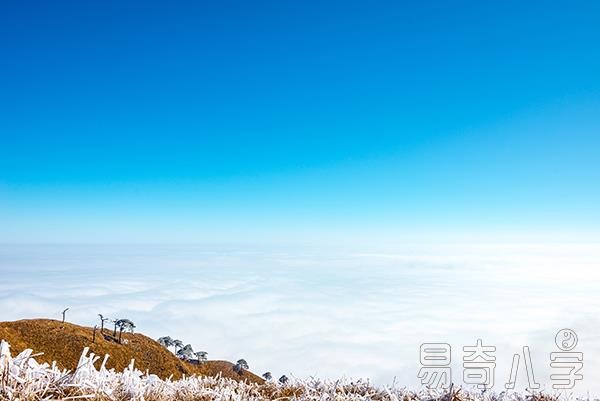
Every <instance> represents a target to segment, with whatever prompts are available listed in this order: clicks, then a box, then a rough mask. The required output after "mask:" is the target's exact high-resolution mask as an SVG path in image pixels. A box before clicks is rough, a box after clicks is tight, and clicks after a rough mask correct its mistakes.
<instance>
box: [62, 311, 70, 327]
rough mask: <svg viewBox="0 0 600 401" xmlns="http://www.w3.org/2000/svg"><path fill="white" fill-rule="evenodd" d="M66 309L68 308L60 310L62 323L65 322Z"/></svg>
mask: <svg viewBox="0 0 600 401" xmlns="http://www.w3.org/2000/svg"><path fill="white" fill-rule="evenodd" d="M68 310H69V308H67V309H65V310H64V311H62V317H63V319H62V322H63V323H64V322H65V315H66V313H67V311H68Z"/></svg>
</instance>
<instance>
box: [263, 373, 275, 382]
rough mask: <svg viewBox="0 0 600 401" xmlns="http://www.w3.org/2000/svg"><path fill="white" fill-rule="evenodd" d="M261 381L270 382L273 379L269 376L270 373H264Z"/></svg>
mask: <svg viewBox="0 0 600 401" xmlns="http://www.w3.org/2000/svg"><path fill="white" fill-rule="evenodd" d="M262 377H263V379H265V380H266V381H268V382H269V381H271V380H272V379H273V375H271V372H265V373H263V375H262Z"/></svg>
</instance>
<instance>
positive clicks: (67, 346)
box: [0, 319, 263, 383]
mask: <svg viewBox="0 0 600 401" xmlns="http://www.w3.org/2000/svg"><path fill="white" fill-rule="evenodd" d="M104 333H105V334H107V335H109V337H108V338H104V337H103V336H102V335H100V331H99V330H97V331H96V341H95V343H92V338H93V329H92V328H90V327H83V326H78V325H76V324H72V323H61V322H60V321H58V320H49V319H31V320H18V321H16V322H0V339H3V340H6V341H8V342H9V343H10V345H11V352H12V354H13V355H15V354H16V353H18V352H21V351H23V350H24V349H26V348H31V349H32V350H33V351H34V352H36V353H37V352H43V353H44V354H43V355H41V356H38V357H36V360H37V361H40V362H48V363H51V362H52V361H56V362H57V363H58V366H59V367H61V368H66V369H70V370H73V369H75V368H76V367H77V362H78V361H79V357H80V355H81V351H82V350H83V348H84V347H89V348H90V350H91V351H92V352H94V353H95V354H96V355H100V356H104V354H109V355H110V358H109V359H108V363H107V367H108V368H115V369H116V370H117V371H122V370H123V369H124V368H125V367H127V366H128V365H129V363H130V362H131V359H135V366H136V367H137V368H138V369H140V370H141V371H146V370H148V371H149V372H150V373H153V374H156V375H158V376H160V377H161V378H167V377H169V376H171V375H173V378H175V379H178V378H181V377H182V376H183V375H184V374H185V375H188V376H189V375H193V374H196V375H202V376H215V375H217V374H218V373H219V372H220V373H221V374H222V375H223V377H228V378H232V379H235V380H247V381H249V382H253V383H262V382H263V380H262V378H260V377H258V376H256V375H254V374H253V373H251V372H248V371H244V372H243V373H242V375H239V374H238V373H236V372H234V371H233V364H232V363H230V362H227V361H208V362H206V363H204V364H203V365H195V364H192V363H189V362H185V361H182V360H180V359H179V358H177V357H176V356H175V355H174V354H173V353H171V352H170V351H169V350H167V349H165V348H164V347H163V346H161V345H160V344H159V343H158V342H156V341H155V340H153V339H151V338H149V337H146V336H144V335H143V334H139V333H135V334H130V333H123V337H122V338H123V340H127V341H126V342H127V344H125V341H123V344H118V343H117V342H115V341H113V340H112V339H110V335H111V334H112V330H109V329H106V328H105V329H104ZM100 363H101V360H100V361H98V365H99V364H100ZM98 367H99V366H98Z"/></svg>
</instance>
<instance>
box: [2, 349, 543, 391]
mask: <svg viewBox="0 0 600 401" xmlns="http://www.w3.org/2000/svg"><path fill="white" fill-rule="evenodd" d="M88 352H89V350H88V349H87V348H86V349H85V350H84V351H83V353H82V355H81V358H80V360H79V364H78V367H77V369H76V370H75V371H73V372H69V371H66V370H60V369H58V368H57V367H56V363H53V364H52V365H48V364H45V363H44V364H39V363H37V362H36V360H35V356H36V355H34V354H32V351H31V350H29V349H28V350H25V351H23V352H21V353H20V354H19V355H18V356H16V357H14V358H13V357H12V356H11V354H10V346H9V344H8V343H7V342H5V341H2V343H1V345H0V399H1V400H58V399H62V400H75V399H91V400H140V401H141V400H145V401H180V400H181V401H192V400H202V401H209V400H223V401H225V400H231V401H246V400H248V401H249V400H256V401H262V400H305V401H317V400H319V401H342V400H350V401H358V400H364V401H367V400H373V401H377V400H381V401H388V400H389V401H413V400H414V401H416V400H423V401H433V400H440V401H554V399H553V398H551V397H546V396H542V395H535V394H528V395H526V396H522V395H520V394H518V393H510V394H508V393H502V394H500V395H496V394H492V393H485V394H482V393H470V392H467V391H464V390H461V389H457V390H454V391H451V392H447V393H437V392H434V391H421V392H412V391H409V390H406V389H403V388H396V387H391V388H390V387H381V388H380V387H375V386H373V385H371V384H370V383H369V382H367V381H354V382H351V381H348V380H345V381H344V380H338V381H322V380H317V379H314V378H311V379H309V380H304V381H302V380H298V381H295V382H293V383H289V384H286V385H281V384H276V383H265V384H256V383H249V382H245V381H244V382H238V381H235V380H232V379H227V378H223V377H196V376H193V377H185V378H183V379H181V380H170V379H167V380H161V379H160V378H159V377H157V376H156V375H151V374H150V375H149V374H146V373H145V372H141V371H139V370H138V369H136V368H135V366H134V361H132V362H131V364H130V366H129V367H128V368H126V369H125V370H124V371H123V372H116V371H114V370H113V369H106V367H105V366H106V360H107V359H108V356H105V357H104V358H103V360H102V363H101V365H100V368H99V369H98V368H96V367H95V366H94V364H95V363H96V362H98V360H99V359H100V358H99V357H98V356H96V355H94V354H93V353H92V354H89V355H88ZM96 364H97V363H96Z"/></svg>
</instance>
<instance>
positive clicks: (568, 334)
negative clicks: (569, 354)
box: [554, 329, 577, 351]
mask: <svg viewBox="0 0 600 401" xmlns="http://www.w3.org/2000/svg"><path fill="white" fill-rule="evenodd" d="M554 341H555V342H556V346H557V347H558V348H560V349H561V350H563V351H571V350H572V349H573V348H575V346H577V334H575V332H574V331H573V330H571V329H562V330H559V331H558V333H556V338H555V339H554Z"/></svg>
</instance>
